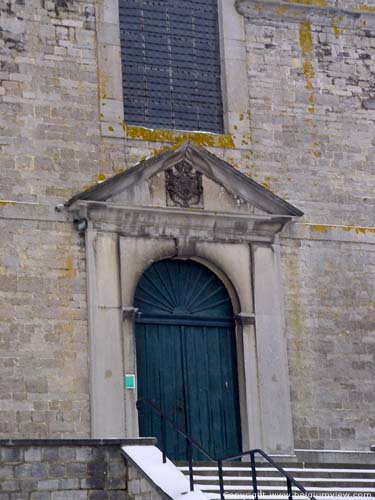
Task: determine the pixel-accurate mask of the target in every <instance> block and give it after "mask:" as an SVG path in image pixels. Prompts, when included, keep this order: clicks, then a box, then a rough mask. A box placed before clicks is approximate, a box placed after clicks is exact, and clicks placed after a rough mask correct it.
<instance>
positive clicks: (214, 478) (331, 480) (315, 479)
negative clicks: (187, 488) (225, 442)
mask: <svg viewBox="0 0 375 500" xmlns="http://www.w3.org/2000/svg"><path fill="white" fill-rule="evenodd" d="M193 477H194V481H205V482H209V481H218V480H219V476H218V475H216V476H199V475H195V474H194V475H193ZM295 479H296V481H298V482H299V483H301V482H308V483H316V482H317V483H337V482H338V481H340V482H342V483H366V484H368V483H375V478H348V477H345V478H341V477H340V478H338V477H298V478H295ZM224 481H241V482H249V483H251V482H252V479H251V476H250V475H249V476H225V477H224ZM257 481H258V483H259V482H262V481H270V482H277V481H279V482H283V481H284V482H285V481H286V479H285V478H284V476H282V475H279V476H277V477H275V476H269V477H261V476H258V475H257Z"/></svg>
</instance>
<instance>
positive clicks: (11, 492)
mask: <svg viewBox="0 0 375 500" xmlns="http://www.w3.org/2000/svg"><path fill="white" fill-rule="evenodd" d="M0 456H1V464H0V498H1V500H16V499H17V500H120V499H121V500H124V499H126V498H128V495H127V466H126V462H125V460H124V458H123V456H122V454H121V449H120V444H117V445H95V444H94V445H90V444H88V443H87V444H86V445H77V444H73V443H70V444H58V443H55V444H53V445H48V444H45V443H44V444H31V443H30V444H28V445H25V444H24V445H22V444H19V443H17V442H15V443H14V445H11V446H9V445H8V446H6V445H3V444H1V443H0Z"/></svg>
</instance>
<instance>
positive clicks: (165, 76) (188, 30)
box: [119, 0, 223, 133]
mask: <svg viewBox="0 0 375 500" xmlns="http://www.w3.org/2000/svg"><path fill="white" fill-rule="evenodd" d="M119 5H120V31H121V54H122V73H123V92H124V110H125V121H126V123H128V124H131V125H141V126H144V127H150V128H167V129H177V130H204V131H207V132H216V133H223V105H222V98H221V82H220V50H219V29H218V14H217V0H120V2H119Z"/></svg>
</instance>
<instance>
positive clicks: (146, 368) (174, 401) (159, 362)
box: [135, 260, 241, 460]
mask: <svg viewBox="0 0 375 500" xmlns="http://www.w3.org/2000/svg"><path fill="white" fill-rule="evenodd" d="M135 307H137V308H139V311H140V313H141V314H140V316H139V318H138V319H137V321H136V352H137V378H138V397H139V398H141V397H144V398H146V399H148V400H150V401H152V402H153V403H154V404H155V405H157V406H158V407H160V408H162V409H163V411H164V412H165V413H166V414H167V415H168V416H169V417H170V418H171V419H172V420H174V421H175V422H176V423H177V425H178V426H179V427H180V428H181V429H182V430H184V431H186V432H187V433H188V434H189V435H190V436H191V437H193V438H194V439H195V440H196V441H197V442H198V443H200V444H201V445H202V446H203V448H205V449H206V450H207V451H209V453H210V454H212V455H213V456H216V457H222V456H225V455H232V454H233V455H234V454H237V453H239V452H240V451H241V431H240V417H239V401H238V382H237V357H236V342H235V330H234V322H233V310H232V304H231V301H230V298H229V296H228V293H227V291H226V289H225V287H224V286H223V284H222V283H221V281H220V280H219V278H218V277H217V276H216V275H215V274H214V273H212V272H211V271H210V270H208V269H207V268H206V267H204V266H202V265H201V264H198V263H197V262H194V261H190V260H187V261H186V260H165V261H160V262H157V263H155V264H153V265H152V266H151V267H149V268H148V269H147V270H146V272H145V273H144V274H143V276H142V278H141V280H140V282H139V284H138V287H137V290H136V294H135ZM139 427H140V435H141V436H156V437H157V438H158V439H159V440H160V438H161V436H160V419H159V417H158V416H157V415H156V414H155V413H154V412H152V410H149V409H147V407H146V406H144V405H143V407H142V410H141V411H140V413H139ZM167 454H168V456H169V457H170V458H173V459H177V460H185V459H186V442H185V440H184V439H183V438H181V437H179V436H178V434H177V433H176V432H175V431H173V429H172V427H171V426H170V425H169V424H167ZM193 456H194V458H195V459H205V457H204V456H202V455H201V454H200V453H199V452H198V451H197V450H195V451H194V452H193Z"/></svg>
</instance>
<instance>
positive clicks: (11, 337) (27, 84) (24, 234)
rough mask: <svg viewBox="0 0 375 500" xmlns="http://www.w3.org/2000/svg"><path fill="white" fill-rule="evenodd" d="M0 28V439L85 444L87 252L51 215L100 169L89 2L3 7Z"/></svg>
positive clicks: (62, 220)
mask: <svg viewBox="0 0 375 500" xmlns="http://www.w3.org/2000/svg"><path fill="white" fill-rule="evenodd" d="M0 28H1V29H0V53H1V55H0V80H1V81H0V127H1V137H0V155H1V168H0V200H2V201H1V202H0V226H1V230H2V233H1V234H2V238H1V241H0V247H1V251H0V301H1V304H2V307H1V309H0V380H1V391H0V394H1V396H0V397H1V403H0V436H4V437H9V436H13V437H16V436H18V437H21V436H24V437H30V436H68V435H74V436H87V435H89V431H90V421H89V418H90V417H89V404H88V361H87V342H88V338H87V312H86V283H85V261H84V248H83V246H82V242H81V241H80V239H79V237H77V234H76V232H75V231H74V229H73V226H72V224H71V221H69V220H68V219H67V218H66V217H64V216H59V215H58V214H57V213H55V211H54V206H55V204H56V203H57V202H60V203H61V202H63V201H65V200H66V198H67V197H68V196H69V195H71V194H72V193H73V192H74V191H76V190H77V189H80V188H82V186H83V185H84V184H88V183H90V182H92V181H93V180H94V179H95V177H96V176H97V175H98V172H100V164H101V163H100V162H101V161H103V162H104V159H102V157H101V148H100V137H99V133H98V126H97V123H96V122H97V85H96V78H97V77H96V54H95V44H94V40H95V17H94V2H93V1H86V2H85V1H78V0H77V1H76V0H55V1H48V0H32V1H26V2H25V1H22V0H17V1H12V0H9V1H6V2H5V1H1V2H0ZM114 150H115V148H114Z"/></svg>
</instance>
